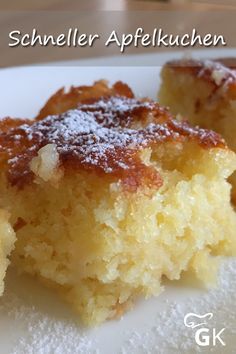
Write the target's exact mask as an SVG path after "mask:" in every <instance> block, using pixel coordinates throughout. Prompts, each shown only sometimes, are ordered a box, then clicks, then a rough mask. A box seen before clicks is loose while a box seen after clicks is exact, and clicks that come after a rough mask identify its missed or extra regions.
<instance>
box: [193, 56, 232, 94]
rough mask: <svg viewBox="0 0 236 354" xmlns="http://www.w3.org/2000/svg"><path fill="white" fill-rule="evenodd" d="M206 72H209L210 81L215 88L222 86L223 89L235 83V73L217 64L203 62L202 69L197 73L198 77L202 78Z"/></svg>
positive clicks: (209, 61)
mask: <svg viewBox="0 0 236 354" xmlns="http://www.w3.org/2000/svg"><path fill="white" fill-rule="evenodd" d="M206 71H210V75H211V79H212V81H213V82H214V83H215V85H216V86H221V85H223V86H224V88H226V87H227V86H228V85H230V84H231V83H233V82H235V81H236V71H235V70H233V69H229V68H227V67H226V66H224V65H222V64H221V63H219V62H215V61H212V60H204V61H203V67H202V69H201V70H200V71H199V74H198V76H200V77H201V76H204V75H205V73H206Z"/></svg>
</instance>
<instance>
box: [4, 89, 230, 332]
mask: <svg viewBox="0 0 236 354" xmlns="http://www.w3.org/2000/svg"><path fill="white" fill-rule="evenodd" d="M122 87H123V86H122ZM126 96H128V97H126ZM131 96H132V95H130V91H129V94H128V95H126V94H125V90H122V95H120V96H119V95H118V93H117V92H116V93H115V95H114V96H109V95H107V96H106V97H104V98H100V99H99V98H97V97H96V98H95V99H89V100H88V102H87V103H86V102H82V103H81V100H80V99H79V97H78V105H77V108H75V107H74V106H73V109H71V110H68V109H69V107H68V106H67V111H66V112H64V113H60V112H57V115H49V116H47V117H44V116H43V115H41V117H40V119H38V120H34V121H28V122H27V121H25V122H24V123H23V124H20V123H19V122H18V121H16V123H15V124H16V126H15V127H14V126H11V127H9V129H6V131H4V132H2V133H1V134H0V146H1V152H4V153H3V154H2V155H1V156H2V161H3V162H2V163H5V165H4V168H3V169H2V170H1V198H0V201H1V205H0V207H1V208H2V209H7V210H8V211H9V212H10V214H11V217H10V222H11V224H12V225H13V227H14V229H15V232H16V236H17V242H16V249H15V251H14V253H13V257H12V262H13V264H14V265H15V266H16V267H17V268H18V269H19V270H21V271H23V272H27V273H30V274H33V275H37V276H38V277H39V278H41V279H43V280H44V281H45V282H46V283H47V284H48V285H51V286H53V287H55V288H56V289H58V291H59V292H60V293H63V294H64V296H65V298H66V299H67V300H68V301H69V302H70V303H72V304H73V306H74V307H75V308H76V310H77V311H78V313H79V314H80V316H81V318H82V320H83V321H84V322H85V323H86V324H89V325H94V324H98V323H101V322H102V321H104V320H106V319H109V318H113V317H115V316H118V315H120V314H121V313H122V312H123V311H125V309H126V308H128V307H129V306H130V304H132V303H133V302H134V301H135V299H136V298H137V297H140V296H145V297H146V296H151V295H158V294H159V293H160V291H161V290H162V278H163V277H167V278H169V279H179V277H180V275H181V273H182V272H183V271H191V272H192V273H193V274H195V275H196V276H197V277H198V278H199V279H201V280H203V281H204V282H205V283H206V284H211V283H212V282H213V281H214V275H215V272H216V269H217V264H216V263H217V262H216V259H218V257H215V256H216V255H219V254H232V253H233V252H235V248H236V247H235V229H236V216H235V213H234V211H233V209H232V207H231V205H230V184H228V182H227V180H226V179H227V177H228V176H229V175H230V174H231V173H232V172H233V171H234V169H235V167H236V157H235V154H234V153H233V152H232V151H230V150H229V149H228V148H227V147H226V145H225V143H224V141H223V140H222V139H221V137H220V136H219V135H217V134H216V133H214V132H212V131H208V130H204V129H196V128H192V127H190V126H189V125H188V124H186V123H180V122H177V121H176V120H174V119H172V117H171V116H170V114H169V113H168V112H167V111H166V110H165V109H163V108H162V107H160V106H159V105H158V104H157V103H155V102H153V101H149V100H139V99H136V98H133V97H131ZM61 99H62V100H63V94H62V97H61ZM79 102H80V103H79ZM62 107H64V106H63V105H62ZM57 109H59V108H58V107H57ZM62 110H63V108H62ZM48 113H49V114H50V113H51V112H50V107H49V109H48ZM52 113H53V112H52Z"/></svg>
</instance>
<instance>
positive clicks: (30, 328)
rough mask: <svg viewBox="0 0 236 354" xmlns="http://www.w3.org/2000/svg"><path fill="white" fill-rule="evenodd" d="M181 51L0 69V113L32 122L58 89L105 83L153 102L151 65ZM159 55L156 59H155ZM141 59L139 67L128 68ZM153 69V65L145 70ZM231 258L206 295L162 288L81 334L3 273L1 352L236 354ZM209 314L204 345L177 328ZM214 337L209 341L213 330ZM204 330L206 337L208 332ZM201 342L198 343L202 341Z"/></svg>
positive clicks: (31, 284) (46, 294)
mask: <svg viewBox="0 0 236 354" xmlns="http://www.w3.org/2000/svg"><path fill="white" fill-rule="evenodd" d="M180 55H181V53H172V54H171V55H170V54H152V55H146V56H145V55H143V56H139V57H137V56H132V57H126V58H123V59H122V64H123V65H124V64H126V65H127V66H123V67H121V66H119V67H118V66H103V67H99V66H90V67H85V66H83V67H81V66H77V64H78V62H77V63H75V62H70V63H68V66H67V65H65V64H66V63H64V65H58V64H57V65H56V64H55V65H53V66H52V65H51V64H50V66H49V65H48V66H33V67H22V68H13V69H4V70H1V71H0V82H1V95H0V97H1V103H0V115H1V116H13V117H33V116H34V115H35V114H36V113H37V112H38V110H39V109H40V107H41V106H42V105H43V103H44V101H45V100H46V99H47V98H48V97H49V96H50V95H51V94H52V93H53V92H54V91H55V90H57V89H58V88H60V87H61V86H67V87H68V86H69V85H80V84H91V83H92V82H93V81H94V80H98V79H100V78H105V79H108V80H110V81H111V82H114V81H116V80H123V81H125V82H127V83H128V84H129V85H130V86H131V87H132V88H133V89H134V91H135V93H136V94H138V95H143V96H150V97H152V98H155V97H156V92H157V89H158V85H159V73H160V66H159V67H158V66H155V62H156V59H157V58H158V63H163V62H165V61H166V60H169V59H172V58H176V57H179V56H180ZM193 55H194V56H195V57H210V56H211V57H219V56H236V50H234V49H231V50H221V51H219V50H214V51H197V52H195V53H193ZM157 56H158V57H157ZM137 60H142V63H143V65H146V66H142V67H134V66H128V65H132V64H134V63H135V62H137ZM101 63H102V64H103V65H104V64H107V65H116V64H118V63H119V64H121V61H120V58H107V59H104V58H103V59H97V60H95V59H93V60H89V61H83V62H80V64H83V65H85V64H87V65H100V64H101ZM149 64H152V65H153V66H148V65H149ZM235 304H236V261H235V260H233V259H231V260H229V259H228V260H226V261H225V262H224V266H223V267H222V270H221V276H220V279H219V285H218V287H217V288H216V289H213V290H211V291H210V292H207V291H206V290H204V289H201V288H197V287H193V286H190V285H187V283H186V281H185V282H183V281H180V282H172V283H167V284H166V290H165V291H164V292H163V293H162V294H161V295H160V296H159V297H158V298H152V299H149V300H146V301H144V300H143V301H140V302H139V303H138V304H136V305H135V307H134V309H133V310H131V311H130V312H129V313H127V314H126V315H125V316H124V317H123V318H122V319H121V320H119V321H110V322H107V323H105V324H103V325H102V326H100V327H98V328H95V329H89V330H88V329H82V328H81V327H80V326H79V325H78V324H76V316H75V314H74V313H72V311H71V309H70V308H69V307H68V306H67V305H66V304H64V303H63V302H62V301H61V300H60V299H59V298H58V296H57V295H55V294H54V293H53V292H51V291H50V290H48V289H45V288H43V287H42V286H41V285H40V284H38V282H37V281H36V280H35V279H30V278H28V277H27V276H24V277H23V276H17V275H16V274H15V273H14V270H10V271H9V272H8V275H7V285H6V292H5V295H4V297H3V298H2V299H1V300H0V353H3V354H8V353H13V352H14V353H24V354H25V353H26V354H28V353H32V354H38V353H43V354H47V353H48V354H52V353H63V354H64V353H73V354H74V353H85V354H86V353H102V354H111V353H112V354H116V353H117V354H118V353H127V354H133V353H134V354H136V353H137V354H138V353H164V354H169V353H195V352H206V353H209V352H214V353H235V347H236V311H235ZM190 312H193V313H196V314H198V315H204V314H206V313H209V312H210V313H213V317H212V319H211V320H209V319H208V320H207V324H206V325H204V327H205V335H206V337H205V340H206V341H207V338H208V337H209V338H210V345H208V346H205V347H204V346H199V345H197V343H196V342H195V333H196V330H197V329H198V327H197V328H195V329H192V328H188V327H186V326H185V325H184V316H185V315H186V314H188V313H190ZM213 328H215V329H216V331H217V332H218V331H220V330H221V329H223V328H225V329H224V330H223V332H221V335H220V338H222V340H223V342H225V344H226V345H225V346H223V345H222V344H221V343H220V341H219V340H216V342H217V345H216V346H213V344H212V331H213ZM207 331H208V332H207ZM202 340H203V338H202Z"/></svg>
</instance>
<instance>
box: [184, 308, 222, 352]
mask: <svg viewBox="0 0 236 354" xmlns="http://www.w3.org/2000/svg"><path fill="white" fill-rule="evenodd" d="M212 318H213V313H211V312H208V313H206V314H205V315H197V314H196V313H193V312H190V313H187V315H186V316H185V317H184V325H185V326H186V327H189V328H192V329H195V328H197V329H196V330H195V331H194V338H195V342H196V343H197V344H198V345H199V346H201V347H207V346H210V345H212V346H216V345H217V343H219V344H221V345H222V346H225V345H226V344H225V342H224V341H223V339H222V337H221V336H222V334H223V332H224V330H225V328H222V329H221V330H220V331H217V330H216V328H212V329H209V328H207V324H208V322H209V321H210V320H211V319H212ZM199 327H201V328H199Z"/></svg>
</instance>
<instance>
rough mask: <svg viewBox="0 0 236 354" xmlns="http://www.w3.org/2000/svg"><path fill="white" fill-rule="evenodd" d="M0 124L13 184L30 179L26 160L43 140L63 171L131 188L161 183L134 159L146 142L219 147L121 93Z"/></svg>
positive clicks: (214, 139) (216, 140)
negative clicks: (117, 180)
mask: <svg viewBox="0 0 236 354" xmlns="http://www.w3.org/2000/svg"><path fill="white" fill-rule="evenodd" d="M9 121H10V122H12V124H10V125H9ZM4 122H5V124H6V125H7V126H8V129H4ZM20 123H21V124H20ZM1 124H2V126H3V128H2V131H1V133H0V154H1V156H2V158H4V157H5V161H7V176H8V180H9V182H10V183H11V184H12V185H17V186H18V187H19V188H20V187H23V186H24V185H26V184H28V183H31V182H32V181H33V177H34V176H33V173H32V171H31V170H30V161H31V160H32V158H33V157H35V156H36V155H37V153H38V151H39V150H40V149H41V148H42V147H44V146H45V145H47V144H55V146H56V149H57V152H58V154H59V160H60V165H61V167H63V168H64V170H65V171H75V170H77V169H85V170H93V171H96V172H97V173H105V174H110V175H114V176H117V177H118V178H120V179H121V180H122V181H123V183H124V185H125V186H126V188H128V189H129V190H132V191H134V190H137V188H138V187H139V186H140V185H148V186H155V187H157V188H158V187H160V186H161V184H162V179H161V176H160V175H159V173H158V172H157V171H156V170H155V169H154V168H153V167H151V166H146V165H144V164H143V162H142V161H141V159H140V151H141V150H142V149H144V148H146V147H155V146H156V145H158V144H162V143H164V142H166V141H171V142H173V143H175V142H184V141H186V140H195V141H196V142H197V143H198V144H200V145H201V146H202V147H204V148H211V147H225V143H224V141H223V139H222V138H221V137H220V136H219V135H218V134H216V133H214V132H212V131H208V130H204V129H197V128H192V127H190V126H189V125H188V124H187V123H183V122H181V123H180V122H178V121H176V120H174V119H172V117H171V116H170V114H169V113H168V111H167V110H166V109H164V108H162V107H160V106H159V105H158V104H157V103H155V102H153V101H150V100H138V99H135V98H127V97H122V96H114V97H109V98H101V99H99V100H97V101H95V102H94V103H87V104H80V105H78V108H76V109H72V110H69V111H67V112H65V113H62V114H59V115H52V116H48V117H46V118H44V119H42V120H33V121H31V120H28V121H24V122H23V123H22V122H21V121H20V120H12V121H11V120H9V119H5V120H2V122H1ZM13 125H15V126H13Z"/></svg>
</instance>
